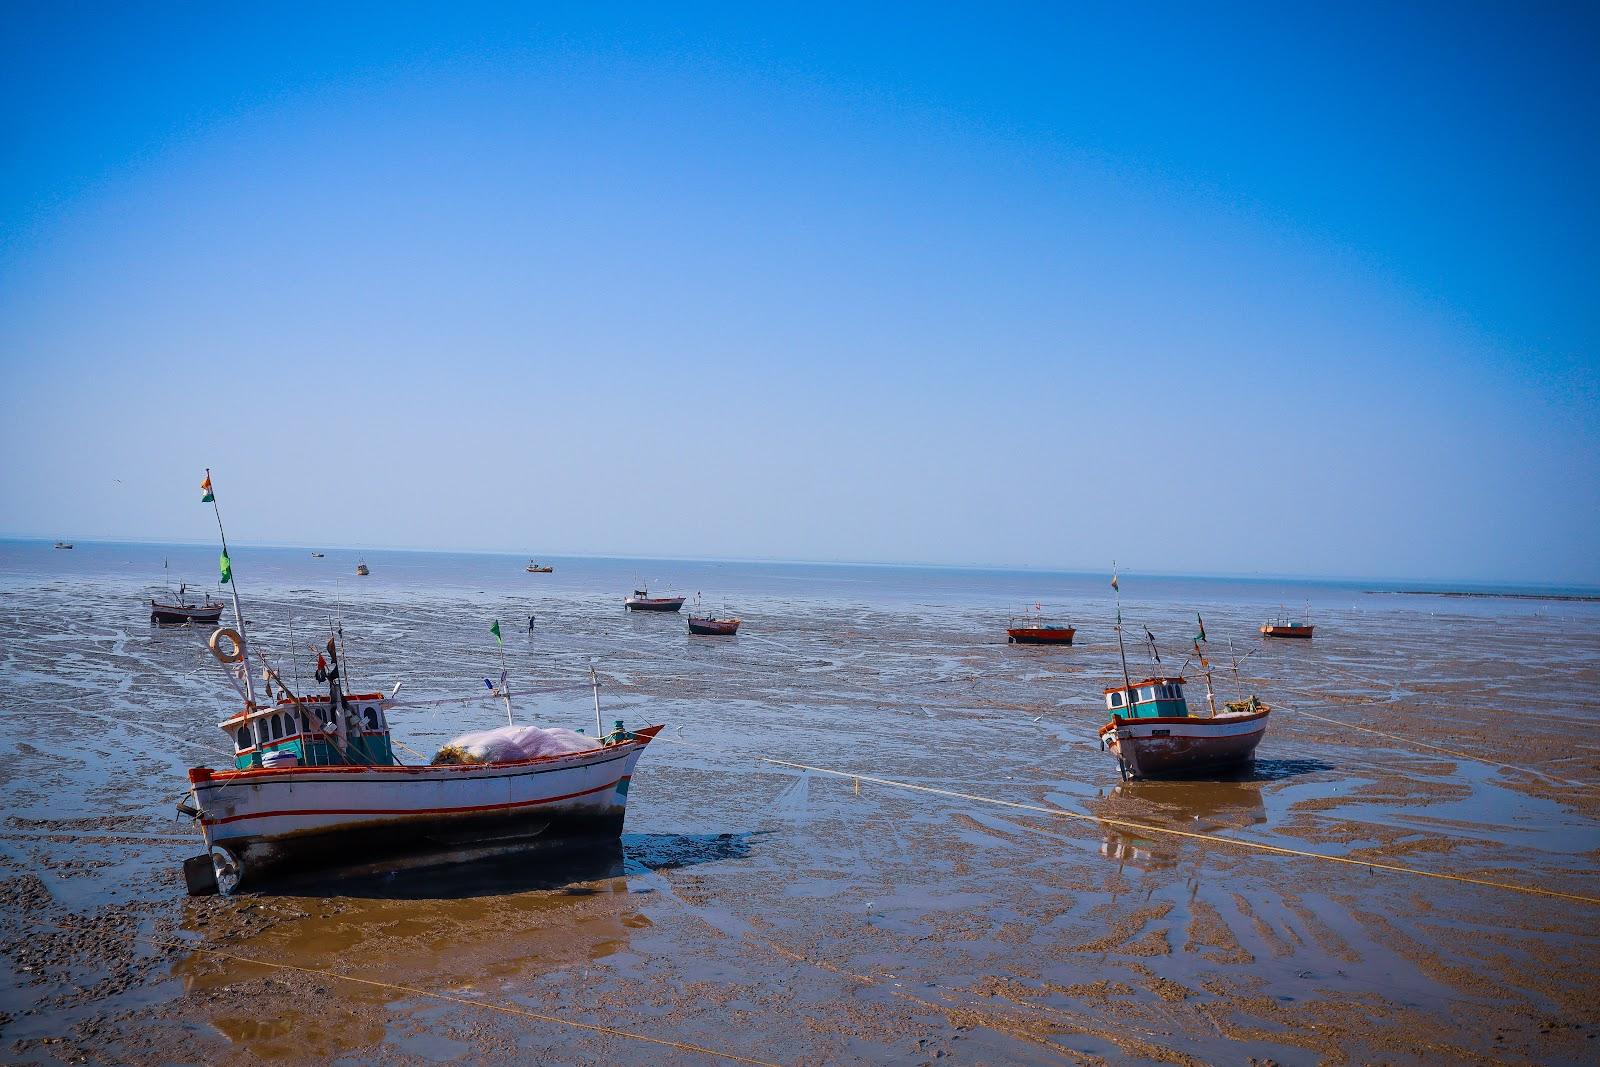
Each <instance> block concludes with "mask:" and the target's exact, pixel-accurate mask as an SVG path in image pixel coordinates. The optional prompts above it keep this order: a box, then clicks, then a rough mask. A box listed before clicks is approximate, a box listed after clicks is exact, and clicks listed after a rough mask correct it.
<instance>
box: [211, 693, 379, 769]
mask: <svg viewBox="0 0 1600 1067" xmlns="http://www.w3.org/2000/svg"><path fill="white" fill-rule="evenodd" d="M329 699H330V698H329V697H326V696H315V697H301V698H299V699H298V700H293V699H290V698H288V697H282V698H280V699H279V700H278V702H277V704H275V705H269V706H266V707H260V708H257V709H256V710H255V711H248V710H246V711H241V712H239V713H238V714H237V715H235V716H233V717H232V718H229V719H225V720H224V721H222V722H220V723H218V724H217V725H218V726H219V727H221V729H222V731H223V732H224V733H226V734H227V735H228V736H229V737H230V738H231V739H232V740H233V765H234V767H235V768H237V769H238V770H242V771H243V770H253V769H258V768H261V767H273V766H277V767H285V766H287V767H294V766H301V767H343V766H359V767H393V766H394V765H395V764H396V762H397V761H396V760H395V758H394V748H393V747H392V744H391V742H390V740H389V720H388V717H387V716H386V715H385V714H384V709H385V708H386V707H388V706H389V705H390V701H389V698H388V697H386V696H384V695H383V694H382V693H362V694H360V695H351V696H347V697H346V698H345V702H346V704H347V705H348V708H349V714H350V716H351V718H352V719H353V720H355V721H359V723H360V724H361V728H360V729H359V730H355V729H351V730H350V731H349V732H348V736H347V737H346V739H345V753H346V754H348V758H346V755H345V754H341V753H340V751H339V746H338V745H337V743H336V731H334V730H328V731H326V732H325V731H324V730H323V729H322V728H323V726H324V725H326V724H327V723H328V721H329V720H330V719H332V718H333V715H332V714H331V713H330V711H329V704H328V702H329Z"/></svg>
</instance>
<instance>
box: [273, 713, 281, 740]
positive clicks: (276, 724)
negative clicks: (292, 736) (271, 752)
mask: <svg viewBox="0 0 1600 1067" xmlns="http://www.w3.org/2000/svg"><path fill="white" fill-rule="evenodd" d="M272 739H273V740H274V741H281V740H283V716H281V715H274V716H273V717H272Z"/></svg>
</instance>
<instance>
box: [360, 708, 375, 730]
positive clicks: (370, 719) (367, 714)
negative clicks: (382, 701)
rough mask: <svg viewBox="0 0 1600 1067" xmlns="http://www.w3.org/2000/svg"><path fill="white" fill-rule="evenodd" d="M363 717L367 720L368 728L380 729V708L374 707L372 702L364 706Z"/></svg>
mask: <svg viewBox="0 0 1600 1067" xmlns="http://www.w3.org/2000/svg"><path fill="white" fill-rule="evenodd" d="M361 717H362V718H363V719H365V720H366V723H367V729H369V730H377V729H378V709H377V708H375V707H373V706H372V705H371V704H368V705H366V706H365V707H363V708H362V709H361Z"/></svg>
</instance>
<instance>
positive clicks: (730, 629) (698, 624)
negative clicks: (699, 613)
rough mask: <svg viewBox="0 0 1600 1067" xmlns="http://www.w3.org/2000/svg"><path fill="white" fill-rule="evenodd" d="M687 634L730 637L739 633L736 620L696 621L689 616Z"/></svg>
mask: <svg viewBox="0 0 1600 1067" xmlns="http://www.w3.org/2000/svg"><path fill="white" fill-rule="evenodd" d="M689 632H690V633H692V634H699V635H700V636H701V637H732V636H733V635H734V634H736V633H738V632H739V620H738V619H697V618H695V617H694V616H693V615H691V616H689Z"/></svg>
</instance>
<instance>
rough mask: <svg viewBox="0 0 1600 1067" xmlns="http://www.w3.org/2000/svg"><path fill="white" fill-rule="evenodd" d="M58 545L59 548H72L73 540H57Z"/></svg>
mask: <svg viewBox="0 0 1600 1067" xmlns="http://www.w3.org/2000/svg"><path fill="white" fill-rule="evenodd" d="M56 547H57V548H71V547H72V542H71V541H57V542H56Z"/></svg>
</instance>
